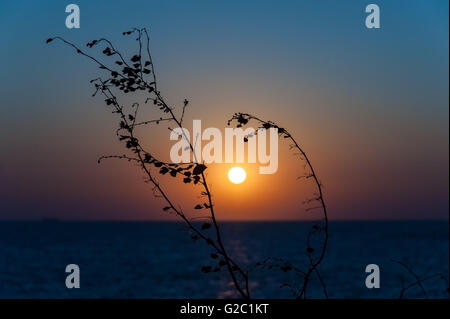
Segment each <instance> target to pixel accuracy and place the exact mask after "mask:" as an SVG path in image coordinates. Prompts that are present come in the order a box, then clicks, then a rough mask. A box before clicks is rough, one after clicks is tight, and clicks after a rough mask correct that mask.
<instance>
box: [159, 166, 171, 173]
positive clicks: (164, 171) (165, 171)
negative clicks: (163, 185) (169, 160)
mask: <svg viewBox="0 0 450 319" xmlns="http://www.w3.org/2000/svg"><path fill="white" fill-rule="evenodd" d="M168 171H169V169H168V168H167V167H165V166H164V167H161V169H160V170H159V173H160V174H162V175H164V174H166V173H167V172H168Z"/></svg>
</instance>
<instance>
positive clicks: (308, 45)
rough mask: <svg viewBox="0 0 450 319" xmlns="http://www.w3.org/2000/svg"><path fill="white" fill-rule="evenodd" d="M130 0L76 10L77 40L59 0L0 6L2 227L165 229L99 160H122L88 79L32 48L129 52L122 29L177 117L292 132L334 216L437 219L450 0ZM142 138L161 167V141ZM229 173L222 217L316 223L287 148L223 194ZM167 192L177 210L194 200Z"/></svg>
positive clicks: (82, 62) (56, 53)
mask: <svg viewBox="0 0 450 319" xmlns="http://www.w3.org/2000/svg"><path fill="white" fill-rule="evenodd" d="M135 2H136V3H137V4H135V5H133V6H131V5H130V4H128V2H127V1H92V0H90V1H76V2H75V3H77V4H78V5H79V6H80V9H81V28H80V29H78V30H76V29H72V30H69V29H67V28H66V27H65V18H66V15H67V14H66V13H65V6H66V5H67V4H69V3H71V2H68V1H67V3H66V2H65V1H2V2H1V3H0V29H1V30H2V50H0V61H1V62H0V65H1V74H2V76H1V77H0V110H1V113H0V114H1V116H0V133H1V136H2V138H1V139H0V150H1V153H0V155H1V161H0V219H21V220H22V219H40V218H43V217H58V218H61V219H77V220H79V219H112V220H123V219H133V220H134V219H138V220H154V219H167V218H168V217H167V215H165V214H164V213H163V212H162V211H161V209H160V208H161V207H162V206H163V204H162V203H161V202H160V201H159V200H155V199H153V197H152V193H151V191H150V189H149V186H148V185H147V184H145V183H144V182H143V177H142V175H141V173H140V172H139V170H138V169H137V168H136V167H134V166H133V165H130V164H129V163H126V162H105V163H104V164H101V165H98V164H97V162H96V160H97V158H98V156H100V155H103V154H115V153H118V154H122V153H124V150H123V147H122V144H120V143H119V142H118V141H117V140H116V138H115V133H114V130H115V128H116V125H117V121H116V119H115V118H114V117H113V116H112V114H111V113H110V112H109V111H108V110H107V109H106V108H105V106H104V103H103V101H102V99H101V98H99V97H97V98H92V97H91V93H92V87H91V85H90V84H89V80H90V79H92V78H94V77H96V76H98V75H99V74H100V73H99V71H98V69H97V68H96V67H95V66H94V65H93V64H92V63H91V62H90V61H88V60H86V59H84V58H83V57H81V56H79V55H76V54H74V52H73V51H71V50H70V49H69V48H68V47H65V46H63V45H62V44H59V43H52V44H51V45H45V43H44V42H45V39H47V38H48V37H50V36H55V35H60V36H63V37H65V38H67V39H68V40H70V41H73V42H75V43H78V44H80V45H82V46H83V47H84V44H85V43H86V42H88V41H90V40H92V39H96V38H99V37H103V36H105V37H107V38H109V39H111V40H113V42H114V43H115V44H116V45H117V47H119V48H120V49H122V50H123V51H127V52H129V53H130V54H131V52H132V51H131V50H132V48H134V47H133V46H132V45H133V44H134V43H133V42H132V41H131V42H130V40H129V39H126V38H124V37H123V36H122V35H121V32H122V31H126V30H128V29H129V28H130V27H133V26H138V27H147V28H148V29H149V30H150V32H151V37H152V51H153V58H154V62H155V67H156V71H157V74H158V77H159V80H160V84H159V88H160V89H161V90H162V91H163V93H164V95H165V96H166V97H167V98H168V100H169V101H170V102H171V103H173V104H174V105H181V102H182V100H183V99H184V98H188V99H189V100H190V101H191V103H190V108H189V109H188V111H189V113H188V117H187V120H189V121H191V120H192V119H201V120H202V121H203V123H204V126H216V127H219V128H223V127H225V125H226V121H227V119H228V118H229V117H230V116H231V115H232V114H233V113H234V112H236V111H243V112H251V113H255V114H258V115H259V116H260V117H262V118H266V119H271V120H274V121H276V122H278V123H280V125H282V126H284V127H286V128H288V129H289V130H290V131H291V133H292V134H293V135H294V136H295V137H296V138H297V140H298V141H299V142H300V143H301V144H302V145H303V146H304V149H305V150H306V152H307V153H308V154H309V156H310V159H311V160H312V162H313V165H314V166H315V168H316V170H317V172H318V175H319V177H320V179H321V181H322V183H323V184H324V186H325V189H324V191H325V199H326V200H327V203H328V206H329V214H330V218H331V219H332V220H339V219H448V208H449V197H448V192H449V109H448V103H449V93H448V92H449V91H448V86H449V64H448V56H449V43H448V36H449V28H448V26H449V19H448V12H449V4H448V1H446V0H443V1H429V0H427V1H425V0H424V1H276V2H275V1H162V0H161V1H135ZM369 3H377V4H378V5H379V6H380V9H381V29H379V30H374V29H372V30H369V29H367V28H366V27H365V25H364V19H365V15H366V14H365V12H364V8H365V6H366V5H367V4H369ZM126 101H127V102H129V103H130V104H131V103H132V102H133V100H132V98H131V97H127V100H126ZM148 134H149V135H148V136H149V140H152V139H153V141H154V144H155V145H156V147H157V148H158V150H159V151H160V152H161V154H162V156H163V157H165V158H168V155H169V153H168V150H169V149H168V144H169V142H168V139H169V132H168V130H167V129H164V130H162V129H156V130H154V131H151V132H149V133H148ZM281 142H282V141H281ZM152 143H153V142H152ZM228 167H229V166H227V165H215V166H214V167H211V168H210V169H209V180H210V181H211V183H212V189H213V194H214V198H215V199H216V205H217V211H218V216H219V218H221V219H233V220H234V219H240V220H242V219H252V220H253V219H255V220H259V219H270V220H285V219H300V220H303V219H311V218H315V217H314V216H315V215H314V213H311V212H305V211H304V207H303V206H302V204H301V200H300V198H302V197H308V196H309V195H307V194H309V193H308V192H309V191H311V190H312V188H311V185H305V184H304V183H303V184H302V183H301V182H299V181H296V180H295V176H296V175H295V174H294V173H297V172H296V169H297V167H298V162H296V161H295V158H293V156H292V155H291V154H290V153H289V152H288V150H287V146H286V145H284V146H282V147H281V146H280V169H279V172H278V173H277V174H275V175H272V176H262V175H258V174H256V173H255V172H256V168H255V167H254V166H250V165H248V166H246V167H247V169H248V171H249V177H248V180H247V181H246V182H245V183H244V184H241V185H238V186H233V185H232V184H230V183H229V182H228V181H227V179H226V169H227V168H228ZM169 183H170V182H169ZM168 186H169V187H170V189H171V191H172V193H174V196H176V197H177V199H178V202H180V203H183V202H186V203H187V207H190V206H189V205H193V204H195V203H196V201H198V199H197V198H196V197H195V196H193V195H192V194H191V193H190V190H189V189H186V188H185V187H184V186H183V185H172V184H169V185H168ZM192 207H193V206H192ZM316 217H317V216H316ZM169 218H170V217H169Z"/></svg>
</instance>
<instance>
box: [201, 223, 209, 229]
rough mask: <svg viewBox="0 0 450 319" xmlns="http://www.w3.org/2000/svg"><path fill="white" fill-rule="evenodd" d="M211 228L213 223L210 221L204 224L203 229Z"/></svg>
mask: <svg viewBox="0 0 450 319" xmlns="http://www.w3.org/2000/svg"><path fill="white" fill-rule="evenodd" d="M209 228H211V224H210V223H204V224H203V225H202V229H203V230H205V229H209Z"/></svg>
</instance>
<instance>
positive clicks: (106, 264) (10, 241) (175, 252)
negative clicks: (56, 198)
mask: <svg viewBox="0 0 450 319" xmlns="http://www.w3.org/2000/svg"><path fill="white" fill-rule="evenodd" d="M222 225H223V226H222V228H223V232H224V238H225V239H226V246H227V247H228V249H229V253H230V255H232V256H233V257H234V258H235V259H237V260H239V261H240V262H241V263H243V264H252V263H255V262H257V261H260V260H262V259H264V258H266V257H268V256H271V257H282V258H284V259H287V260H290V261H291V262H292V263H294V264H295V265H297V266H299V267H302V265H305V262H306V260H305V255H304V251H305V237H306V233H307V231H308V230H309V227H310V226H311V224H309V223H302V222H289V223H282V222H269V223H222ZM210 252H211V251H210V250H209V249H208V247H207V246H206V245H205V244H204V243H202V242H197V243H195V242H193V241H192V240H190V238H189V234H188V232H187V231H186V230H185V229H183V227H182V225H181V224H177V223H163V222H161V223H151V222H141V223H140V222H0V297H1V298H72V297H73V298H80V297H81V298H99V297H104V298H186V297H189V298H216V297H232V296H233V294H234V292H233V290H232V289H231V287H230V285H229V280H228V276H227V274H226V273H225V272H224V273H212V274H204V273H202V272H201V271H200V268H201V267H202V266H204V265H209V264H210V263H211V259H209V257H208V256H209V253H210ZM390 259H397V260H401V261H403V262H405V263H407V264H408V265H410V266H411V267H412V268H413V269H414V271H415V272H416V273H417V274H419V275H427V274H432V273H435V272H442V273H444V274H445V275H446V276H447V277H448V273H449V223H448V221H420V222H419V221H408V222H332V223H331V224H330V245H329V249H328V251H327V255H326V257H325V260H324V261H323V264H322V267H321V271H322V275H323V277H324V280H325V282H326V284H327V287H328V292H329V295H330V297H332V298H397V297H398V296H399V292H400V290H401V287H402V282H403V283H404V284H405V285H407V284H408V283H412V282H413V278H412V277H411V275H409V274H408V273H407V272H406V271H405V270H404V269H402V268H401V267H400V266H398V265H396V264H394V263H393V262H391V261H390ZM71 263H74V264H78V265H79V266H80V270H81V288H80V289H71V290H69V289H67V288H66V287H65V276H66V273H65V267H66V265H67V264H71ZM372 263H375V264H378V265H379V267H380V270H381V288H380V289H371V290H369V289H367V288H366V287H365V277H366V273H365V272H364V271H365V267H366V265H368V264H372ZM295 280H296V278H295V275H294V274H291V273H287V274H286V273H283V272H280V271H278V270H270V271H269V270H255V271H254V272H252V273H251V274H250V285H251V287H252V292H253V297H268V298H282V297H291V296H292V295H291V292H290V290H289V289H287V288H280V285H281V284H283V283H284V282H286V281H295ZM424 286H425V288H426V289H427V291H428V293H429V295H430V296H431V297H437V298H448V294H447V293H446V291H445V290H446V288H447V287H446V284H445V283H444V282H443V281H440V280H430V281H427V282H426V283H424ZM309 295H310V297H317V298H321V297H322V295H321V292H320V289H319V286H318V285H317V282H316V280H313V282H312V284H311V289H310V293H309ZM406 296H407V297H411V298H416V297H420V291H419V290H418V289H412V290H411V291H410V292H409V293H408V294H407V295H406Z"/></svg>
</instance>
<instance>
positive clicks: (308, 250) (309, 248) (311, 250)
mask: <svg viewBox="0 0 450 319" xmlns="http://www.w3.org/2000/svg"><path fill="white" fill-rule="evenodd" d="M306 251H307V252H308V254H312V253H313V252H314V248H311V247H308V248H306Z"/></svg>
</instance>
